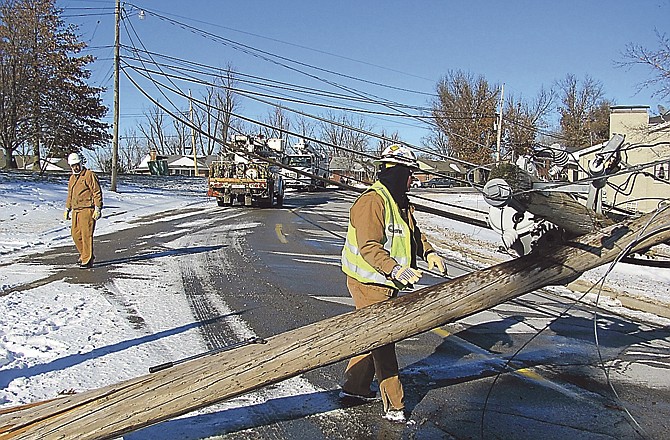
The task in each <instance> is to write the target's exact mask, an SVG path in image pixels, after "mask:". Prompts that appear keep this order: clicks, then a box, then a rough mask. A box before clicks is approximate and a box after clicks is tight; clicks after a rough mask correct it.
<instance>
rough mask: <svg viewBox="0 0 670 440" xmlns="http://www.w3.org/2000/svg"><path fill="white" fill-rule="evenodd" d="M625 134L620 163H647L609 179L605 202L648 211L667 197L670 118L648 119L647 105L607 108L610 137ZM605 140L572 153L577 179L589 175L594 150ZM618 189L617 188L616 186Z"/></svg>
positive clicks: (669, 163) (635, 210)
mask: <svg viewBox="0 0 670 440" xmlns="http://www.w3.org/2000/svg"><path fill="white" fill-rule="evenodd" d="M614 134H621V135H624V136H625V141H624V146H623V148H624V150H625V151H623V153H622V162H624V163H625V164H628V166H631V167H634V166H638V165H643V164H650V165H649V167H647V168H645V169H644V170H641V171H640V172H638V173H635V174H630V173H626V174H622V175H619V176H613V177H611V178H609V179H608V183H610V184H611V185H608V186H607V187H605V200H604V201H605V202H607V203H608V204H611V205H615V206H618V207H620V208H624V209H627V210H630V211H633V212H643V213H644V212H651V211H653V210H655V209H656V208H657V207H658V204H659V202H661V201H662V200H666V203H667V200H668V199H670V175H669V172H670V121H665V120H663V119H662V118H650V117H649V107H648V106H623V105H620V106H613V107H610V138H611V137H612V136H613V135H614ZM605 144H606V143H602V144H597V145H593V146H591V147H588V148H584V149H582V150H579V151H577V152H575V153H573V154H574V155H575V156H577V157H578V161H579V165H580V172H579V178H580V179H583V178H587V177H589V176H588V175H587V173H586V172H585V171H584V170H588V169H589V162H591V161H592V160H593V159H594V158H595V155H596V153H597V152H599V151H600V150H601V148H602V147H603V146H604V145H605ZM617 188H618V189H617Z"/></svg>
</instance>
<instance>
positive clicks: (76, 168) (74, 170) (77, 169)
mask: <svg viewBox="0 0 670 440" xmlns="http://www.w3.org/2000/svg"><path fill="white" fill-rule="evenodd" d="M70 169H71V170H72V174H75V175H76V174H79V173H81V164H78V163H76V164H74V165H70Z"/></svg>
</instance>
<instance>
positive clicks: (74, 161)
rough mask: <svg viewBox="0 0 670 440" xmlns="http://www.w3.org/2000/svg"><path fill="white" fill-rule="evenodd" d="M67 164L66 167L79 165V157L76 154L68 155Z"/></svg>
mask: <svg viewBox="0 0 670 440" xmlns="http://www.w3.org/2000/svg"><path fill="white" fill-rule="evenodd" d="M67 164H68V165H77V164H81V157H79V154H77V153H70V155H69V156H68V157H67Z"/></svg>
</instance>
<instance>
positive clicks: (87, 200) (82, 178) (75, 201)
mask: <svg viewBox="0 0 670 440" xmlns="http://www.w3.org/2000/svg"><path fill="white" fill-rule="evenodd" d="M94 206H97V207H98V208H100V209H102V189H100V182H98V176H96V175H95V173H94V172H93V171H91V170H89V169H87V168H82V170H81V172H80V173H79V174H72V175H71V176H70V180H69V182H68V184H67V200H66V201H65V208H67V209H83V208H93V207H94Z"/></svg>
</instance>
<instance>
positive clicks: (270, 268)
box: [39, 191, 670, 439]
mask: <svg viewBox="0 0 670 440" xmlns="http://www.w3.org/2000/svg"><path fill="white" fill-rule="evenodd" d="M354 197H355V195H354V194H352V193H344V192H339V191H328V192H319V193H289V194H288V195H287V197H286V200H285V205H284V207H283V208H281V209H276V208H273V209H257V208H240V207H235V208H230V207H226V208H218V207H216V206H215V205H216V204H215V202H214V201H212V209H207V210H197V209H191V210H186V211H184V212H183V213H181V214H183V215H181V216H176V217H170V219H169V220H167V221H165V222H162V221H154V220H155V219H145V220H146V221H143V222H138V224H137V226H136V227H135V228H131V229H127V230H124V231H121V232H119V233H116V234H113V235H110V236H102V237H96V244H99V246H98V247H97V249H98V250H97V251H96V254H97V258H98V260H97V261H98V263H97V264H96V267H95V268H94V269H93V270H91V271H79V270H77V269H71V278H70V279H69V281H70V282H83V283H94V284H98V283H99V284H104V283H109V280H110V278H113V277H114V276H116V275H115V274H114V271H113V269H114V265H115V264H117V263H119V262H128V261H137V262H142V263H145V264H151V262H152V261H154V260H156V259H158V258H162V257H169V258H173V259H176V260H177V261H178V262H179V264H178V267H179V271H180V273H181V277H182V280H183V283H184V291H185V292H186V295H187V296H188V298H189V301H190V304H191V307H192V309H193V311H194V315H195V316H196V317H197V319H198V320H199V321H200V322H201V323H202V325H201V326H200V328H201V329H202V334H203V338H204V339H205V340H206V342H207V344H208V346H209V347H211V348H217V347H220V346H224V345H227V344H231V343H234V342H237V341H239V340H240V337H241V336H240V329H239V325H238V327H236V326H235V325H233V324H231V321H230V320H229V319H222V318H221V310H222V308H225V309H226V310H228V313H229V314H230V315H235V316H236V317H237V318H238V319H239V320H240V321H241V322H243V324H244V325H245V326H246V327H245V328H246V330H245V331H247V332H250V333H252V334H254V335H256V336H259V337H269V336H272V335H275V334H278V333H282V332H285V331H287V330H290V329H294V328H297V327H301V326H303V325H306V324H309V323H312V322H316V321H319V320H322V319H324V318H327V317H330V316H334V315H338V314H341V313H344V312H347V311H350V310H351V309H352V307H351V305H350V302H349V299H348V293H347V291H346V286H345V285H344V275H343V274H342V273H341V271H340V269H339V253H340V250H341V245H342V242H343V239H344V233H345V230H346V223H347V216H348V208H349V206H350V204H351V202H352V201H353V198H354ZM166 231H169V232H170V234H166V233H165V232H166ZM147 237H148V238H147ZM175 237H177V238H178V242H179V244H180V245H179V247H177V248H174V247H171V248H165V244H166V243H167V242H168V241H170V242H172V243H174V240H175ZM67 255H70V256H71V255H72V254H71V252H70V251H69V250H68V249H65V248H63V249H55V250H52V251H50V252H48V253H46V254H44V255H42V256H41V257H39V258H41V259H44V261H50V262H52V261H54V260H58V259H61V260H62V259H63V258H66V256H67ZM68 270H70V269H68ZM60 276H61V277H62V274H61V275H60ZM424 278H426V281H427V282H428V283H436V282H440V281H441V280H440V279H437V278H431V277H424ZM45 282H48V281H45ZM128 319H129V320H131V321H132V322H134V323H135V324H136V325H137V326H142V321H143V317H142V316H140V315H138V314H137V313H133V311H132V310H128ZM669 345H670V331H668V329H665V328H656V327H654V326H653V325H651V324H644V323H636V322H631V321H630V320H628V319H625V318H623V317H619V316H613V315H608V314H604V313H603V312H598V313H597V314H594V310H592V308H591V307H590V306H587V305H582V304H575V303H574V302H572V301H570V300H568V299H565V298H562V297H558V296H555V295H552V294H549V293H547V292H535V293H532V294H528V295H525V296H523V297H521V298H519V299H517V300H514V301H510V302H508V303H505V304H503V305H501V306H498V307H495V308H494V309H491V310H488V311H485V312H482V313H479V314H476V315H473V316H471V317H468V318H466V319H463V320H460V321H458V322H454V323H450V324H447V325H445V326H443V327H440V328H437V329H434V330H433V331H430V332H427V333H424V334H421V335H417V336H416V337H413V338H410V339H408V340H404V341H401V342H400V343H398V345H397V347H398V356H399V363H400V366H401V375H402V381H403V383H404V384H405V393H406V401H407V410H408V415H409V417H410V423H408V424H407V425H394V424H391V423H389V422H386V421H384V420H382V419H381V417H380V416H381V404H380V403H373V404H366V405H360V406H354V407H343V406H342V405H341V404H340V402H339V401H338V399H337V391H338V386H339V382H340V379H341V374H342V371H343V369H344V362H340V363H337V364H334V365H330V366H326V367H322V368H319V369H317V370H314V371H311V372H308V373H306V374H304V376H303V377H304V378H305V379H306V380H307V381H309V383H310V384H312V385H313V386H314V387H315V389H316V390H317V391H315V392H313V393H312V394H315V395H308V396H305V395H300V396H286V395H282V396H280V397H277V395H276V394H273V391H272V390H268V391H267V392H266V394H265V396H266V398H267V401H266V402H265V403H263V404H259V405H257V406H256V407H255V409H253V410H251V413H252V416H246V418H245V419H244V420H240V421H238V422H235V423H233V422H231V419H233V418H235V417H236V414H235V413H234V412H232V411H220V412H218V413H215V414H214V415H210V416H208V418H207V419H206V420H207V422H208V423H210V424H211V425H212V428H211V429H210V432H209V433H208V434H209V435H210V436H214V438H235V439H240V438H241V439H289V438H291V439H293V438H310V439H320V438H323V439H371V438H375V439H404V438H412V439H450V438H457V439H511V438H514V439H537V438H542V439H566V438H569V439H601V438H602V439H613V438H616V439H634V438H650V439H652V438H653V439H664V438H670V375H668V374H667V373H668V369H670V359H669V356H668V347H669ZM217 417H218V418H219V423H213V422H212V418H214V419H216V418H217ZM204 420H205V419H203V421H204ZM165 423H172V424H174V426H175V428H178V427H179V422H178V421H170V422H165ZM177 432H179V434H177ZM128 438H129V439H132V438H134V437H133V436H132V435H131V436H128ZM136 438H151V428H147V429H146V430H144V433H143V434H142V435H141V436H140V435H139V434H138V436H137V437H136ZM174 438H195V437H193V434H192V433H191V434H190V435H189V433H188V432H185V433H184V432H183V431H179V430H178V429H175V437H174Z"/></svg>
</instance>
